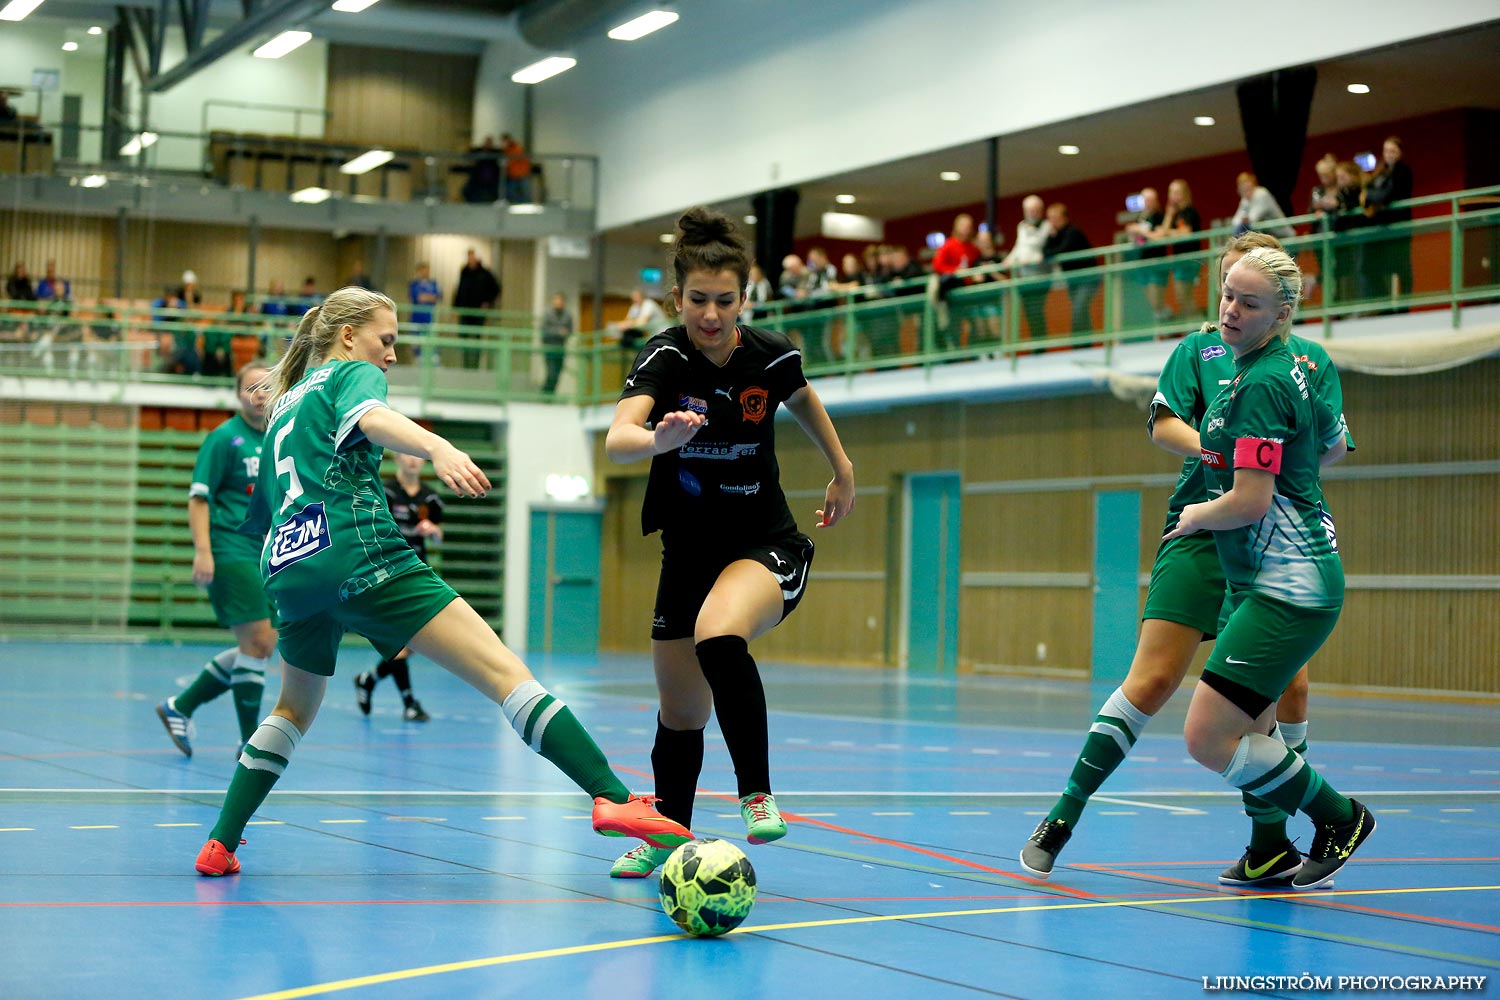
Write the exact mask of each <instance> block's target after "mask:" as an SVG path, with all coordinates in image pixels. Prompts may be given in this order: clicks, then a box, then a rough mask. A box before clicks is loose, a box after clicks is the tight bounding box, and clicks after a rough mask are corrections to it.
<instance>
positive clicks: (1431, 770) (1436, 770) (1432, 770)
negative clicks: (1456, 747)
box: [1411, 767, 1443, 774]
mask: <svg viewBox="0 0 1500 1000" xmlns="http://www.w3.org/2000/svg"><path fill="white" fill-rule="evenodd" d="M1411 773H1412V774H1442V773H1443V769H1442V768H1440V767H1414V768H1412V769H1411Z"/></svg>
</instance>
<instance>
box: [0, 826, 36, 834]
mask: <svg viewBox="0 0 1500 1000" xmlns="http://www.w3.org/2000/svg"><path fill="white" fill-rule="evenodd" d="M35 829H36V827H34V826H0V833H23V832H29V831H32V830H35Z"/></svg>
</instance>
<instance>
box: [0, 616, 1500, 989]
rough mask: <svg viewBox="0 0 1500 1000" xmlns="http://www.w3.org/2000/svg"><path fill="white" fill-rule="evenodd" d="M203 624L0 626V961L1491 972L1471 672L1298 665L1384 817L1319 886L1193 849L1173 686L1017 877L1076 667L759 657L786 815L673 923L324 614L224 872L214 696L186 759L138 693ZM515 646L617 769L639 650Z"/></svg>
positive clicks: (279, 975) (1493, 786)
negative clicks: (988, 672) (1414, 674)
mask: <svg viewBox="0 0 1500 1000" xmlns="http://www.w3.org/2000/svg"><path fill="white" fill-rule="evenodd" d="M216 648H219V647H210V646H167V645H131V644H104V643H57V642H30V641H13V642H5V643H0V656H3V657H4V662H5V667H6V670H5V676H6V678H7V684H6V690H5V693H4V697H3V698H0V943H3V944H0V947H3V954H4V961H3V962H0V997H5V998H8V1000H34V998H55V997H89V998H99V997H107V998H112V1000H125V998H133V997H151V998H160V997H167V998H182V1000H217V998H226V1000H227V998H250V997H255V998H269V997H278V998H292V997H309V996H324V995H338V996H340V997H351V998H352V997H358V998H370V1000H375V998H397V997H399V998H426V997H441V998H455V997H457V998H467V997H528V998H541V997H601V998H603V997H607V998H611V1000H629V998H637V997H639V998H646V997H692V996H699V997H711V998H715V1000H719V998H723V1000H729V998H738V997H745V998H755V1000H764V998H768V997H778V998H779V997H785V998H801V997H818V998H820V1000H832V998H840V997H861V998H870V997H922V998H927V997H968V996H980V995H989V996H1003V997H1038V998H1041V997H1063V996H1081V997H1112V996H1119V997H1176V996H1182V997H1188V996H1202V995H1203V994H1204V993H1205V992H1218V991H1216V990H1214V989H1213V987H1214V986H1216V985H1220V984H1223V985H1226V986H1228V987H1233V986H1235V985H1236V984H1238V985H1239V986H1240V987H1242V988H1239V989H1233V990H1232V991H1233V992H1235V993H1236V994H1237V995H1260V996H1300V995H1306V992H1307V991H1304V989H1302V988H1299V987H1298V986H1296V985H1294V984H1293V982H1291V981H1286V980H1279V979H1275V980H1273V979H1271V978H1269V977H1283V976H1284V977H1303V976H1307V977H1312V978H1310V979H1306V978H1304V979H1302V986H1303V987H1306V986H1310V985H1313V984H1314V983H1315V982H1317V981H1318V980H1324V981H1326V982H1327V983H1329V984H1331V985H1332V986H1333V989H1332V990H1319V991H1313V992H1321V993H1328V992H1335V993H1336V992H1340V991H1339V990H1338V988H1337V987H1338V982H1339V977H1354V978H1357V979H1358V980H1360V982H1361V984H1362V985H1363V986H1364V987H1365V988H1363V989H1360V990H1358V992H1360V993H1362V994H1365V995H1382V994H1384V993H1386V991H1384V990H1375V989H1371V988H1370V987H1371V986H1372V985H1374V984H1375V983H1377V982H1378V981H1379V977H1416V978H1414V979H1410V980H1407V979H1404V978H1402V979H1401V980H1400V982H1399V985H1401V986H1402V988H1401V989H1395V990H1391V991H1389V995H1398V994H1406V993H1416V992H1420V989H1418V988H1416V987H1419V985H1420V982H1421V977H1424V976H1425V977H1428V979H1429V980H1435V979H1438V978H1439V977H1442V978H1443V979H1444V980H1445V981H1446V980H1447V978H1448V977H1471V978H1470V980H1468V982H1469V983H1471V984H1473V983H1475V982H1477V980H1476V979H1475V978H1473V977H1485V978H1484V980H1483V983H1484V985H1483V987H1482V992H1483V993H1488V994H1490V995H1500V987H1497V986H1496V985H1495V984H1494V977H1495V975H1496V974H1497V973H1500V754H1497V751H1496V746H1497V744H1500V739H1497V733H1500V722H1497V714H1496V710H1495V706H1494V705H1493V704H1489V705H1477V704H1458V703H1436V702H1421V703H1410V702H1406V701H1401V700H1392V699H1368V700H1354V699H1350V698H1345V697H1335V696H1328V695H1321V696H1320V695H1319V694H1318V693H1317V692H1316V691H1315V693H1314V697H1313V705H1312V712H1311V715H1312V729H1311V733H1310V744H1311V752H1310V759H1311V760H1312V761H1313V762H1314V763H1315V764H1316V765H1317V766H1318V767H1319V768H1320V769H1321V770H1322V771H1323V773H1324V774H1325V775H1327V776H1328V777H1329V778H1330V779H1331V780H1332V781H1333V783H1334V784H1335V785H1336V786H1337V787H1339V788H1340V789H1341V790H1344V791H1348V792H1352V793H1354V794H1355V795H1356V796H1358V797H1360V798H1362V799H1363V800H1365V801H1367V802H1368V803H1369V805H1370V806H1371V807H1372V808H1373V809H1374V810H1375V813H1376V816H1377V819H1378V823H1379V826H1378V829H1377V831H1376V833H1375V834H1374V836H1373V837H1372V838H1371V839H1370V841H1369V842H1368V843H1367V844H1366V845H1365V847H1364V848H1363V849H1362V850H1361V852H1360V854H1359V855H1357V856H1356V859H1355V861H1354V862H1352V863H1351V864H1350V865H1349V866H1348V867H1347V868H1345V869H1344V871H1343V872H1341V873H1340V875H1339V877H1338V880H1337V884H1336V887H1335V888H1334V889H1332V890H1329V891H1322V892H1316V893H1307V894H1301V895H1297V896H1292V895H1291V894H1289V893H1288V892H1285V891H1270V892H1240V891H1223V890H1221V889H1220V887H1219V886H1218V884H1217V882H1216V875H1217V873H1218V872H1219V871H1220V869H1221V868H1223V867H1224V866H1225V865H1227V864H1229V863H1230V862H1232V861H1233V860H1234V859H1235V858H1236V857H1238V856H1239V854H1240V852H1241V850H1242V849H1243V846H1244V844H1245V842H1246V832H1247V823H1248V821H1247V820H1246V819H1245V818H1244V816H1243V814H1242V813H1241V811H1240V805H1239V799H1238V796H1237V795H1235V794H1229V793H1228V792H1227V791H1226V789H1225V787H1224V786H1223V785H1222V783H1221V782H1220V781H1219V779H1218V778H1217V777H1216V776H1214V775H1212V774H1209V773H1208V772H1206V771H1204V770H1203V769H1202V768H1200V767H1199V766H1197V765H1196V764H1193V763H1192V762H1190V761H1189V760H1188V759H1187V757H1186V753H1185V752H1184V748H1183V744H1182V737H1181V716H1182V712H1183V711H1184V709H1185V705H1186V701H1187V692H1186V691H1184V692H1182V693H1180V694H1179V695H1178V697H1177V698H1175V699H1174V700H1173V702H1172V704H1171V705H1170V706H1169V707H1168V708H1167V710H1166V711H1164V712H1163V713H1162V715H1161V716H1160V717H1159V718H1158V719H1157V720H1156V722H1155V724H1154V725H1153V727H1152V728H1151V729H1149V730H1147V732H1146V734H1145V735H1144V736H1143V737H1142V739H1141V741H1140V743H1139V744H1138V745H1137V746H1136V750H1135V753H1134V754H1133V755H1132V757H1131V758H1130V759H1129V760H1128V761H1127V763H1126V764H1125V766H1124V767H1123V768H1122V769H1121V770H1120V772H1119V773H1118V774H1117V775H1116V776H1115V778H1114V781H1113V782H1112V784H1110V785H1107V786H1106V787H1105V789H1104V790H1103V793H1102V794H1101V795H1100V796H1098V797H1096V798H1095V800H1094V802H1093V804H1092V805H1091V807H1090V809H1089V811H1088V813H1086V814H1085V817H1084V820H1083V823H1082V824H1081V825H1080V827H1079V830H1078V832H1077V834H1076V835H1075V836H1074V838H1073V842H1072V843H1071V844H1070V845H1069V846H1068V848H1067V850H1066V851H1065V852H1064V853H1063V855H1062V857H1061V863H1060V865H1059V868H1058V870H1057V871H1056V872H1055V873H1054V875H1053V878H1052V880H1051V881H1049V882H1039V881H1036V880H1033V879H1030V878H1027V877H1024V876H1023V874H1022V872H1021V870H1020V868H1019V866H1018V864H1017V862H1016V853H1017V850H1018V849H1019V847H1020V845H1021V843H1022V842H1023V841H1024V840H1025V839H1026V837H1027V835H1028V834H1029V833H1030V832H1031V829H1032V827H1033V826H1034V825H1035V824H1036V822H1037V819H1038V817H1039V816H1041V815H1042V814H1043V813H1044V812H1045V810H1046V809H1047V807H1048V805H1049V804H1050V802H1051V800H1052V797H1053V795H1054V794H1055V793H1056V791H1057V790H1058V789H1059V788H1060V787H1061V786H1062V784H1063V781H1064V780H1065V777H1066V775H1067V772H1068V770H1069V768H1070V766H1071V764H1072V761H1073V756H1074V754H1075V753H1076V751H1077V748H1078V746H1079V743H1080V741H1081V739H1082V733H1083V730H1084V728H1085V726H1086V724H1087V723H1088V721H1089V720H1090V719H1091V718H1092V712H1093V705H1092V704H1091V703H1090V702H1091V698H1090V695H1089V692H1088V689H1087V686H1086V685H1083V684H1075V683H1065V682H1042V681H1022V680H1005V679H992V678H975V679H963V680H961V681H959V682H957V683H953V682H916V681H912V682H909V683H903V682H902V681H901V680H900V678H899V677H898V676H897V675H895V674H894V673H891V672H877V671H869V670H854V669H810V668H801V667H788V666H781V665H777V664H766V665H764V666H763V672H764V674H765V677H766V681H767V692H768V698H769V700H770V704H771V706H772V715H771V748H772V749H771V762H772V773H773V776H774V778H775V781H776V785H777V789H776V790H777V793H778V800H779V801H780V803H781V805H782V807H783V809H784V811H785V812H786V814H787V815H788V818H789V819H790V820H791V832H790V834H789V836H788V837H787V839H786V840H785V841H782V842H781V843H778V844H775V845H769V846H762V847H748V848H747V853H748V854H749V856H750V857H751V859H752V861H753V862H754V864H755V867H756V870H757V873H758V876H759V881H760V887H761V891H760V898H759V901H758V903H757V904H756V907H755V909H754V911H753V912H752V913H751V915H750V918H749V919H748V920H747V921H746V922H745V924H744V925H743V926H742V927H741V929H740V930H739V931H737V932H735V933H732V934H730V935H729V936H727V937H725V938H723V939H718V940H695V939H691V938H687V937H685V936H683V935H681V934H679V933H677V932H676V928H675V927H674V926H673V925H672V924H671V923H670V922H669V921H668V920H667V918H666V917H665V916H664V915H663V914H662V912H661V910H660V909H659V907H658V905H657V901H656V884H655V879H654V878H653V879H644V880H635V881H616V880H611V879H610V878H608V877H607V875H606V872H607V870H608V868H609V864H610V862H611V860H612V859H613V858H614V857H615V856H616V854H618V853H619V851H620V850H621V849H622V845H624V844H626V843H627V842H624V841H620V840H614V839H605V838H601V837H597V836H595V835H593V834H592V832H591V831H590V829H589V824H588V805H589V803H588V801H587V800H586V799H585V797H584V796H583V795H582V794H581V793H577V792H575V791H573V790H572V789H571V787H570V785H569V784H568V783H567V781H566V779H564V778H563V777H562V776H561V775H560V774H558V773H557V772H555V771H554V770H553V769H552V767H551V766H550V765H549V764H547V763H546V762H545V761H543V760H541V759H540V758H538V757H536V756H534V755H533V754H532V753H531V752H530V751H529V750H527V749H526V748H525V747H524V746H523V745H522V744H521V742H520V740H519V739H518V738H517V737H516V736H515V734H514V733H513V732H512V731H511V730H510V729H509V727H508V726H506V725H505V724H504V722H503V720H502V719H501V717H500V713H499V710H498V708H497V707H496V706H493V705H491V704H490V703H488V702H486V701H484V700H483V699H481V698H480V697H479V696H478V695H477V694H475V693H474V692H472V691H471V690H469V689H468V688H466V687H464V686H463V685H462V684H461V683H459V682H458V681H456V680H454V679H453V678H451V677H449V676H448V675H446V674H445V673H443V672H442V671H441V670H439V669H438V668H437V667H435V666H433V665H432V664H430V663H427V662H424V661H421V660H418V661H415V664H416V665H415V667H414V670H413V674H414V682H415V687H416V693H417V695H418V697H419V698H421V700H422V702H423V704H424V705H425V706H426V708H427V710H428V711H429V712H430V713H431V714H432V721H430V722H428V723H426V724H416V723H406V722H403V721H401V718H400V715H399V712H398V711H397V710H398V709H399V704H400V703H399V699H398V698H397V695H396V692H395V690H394V688H393V687H392V686H391V685H390V682H389V681H385V682H382V684H381V687H380V688H378V689H377V691H376V695H375V712H374V714H373V715H372V716H371V717H369V718H365V717H363V716H361V715H360V714H359V712H358V711H357V709H356V708H355V703H354V696H353V687H352V684H351V683H350V680H349V678H350V677H352V676H353V674H354V672H355V671H356V670H358V669H364V668H365V667H367V666H368V664H369V663H370V662H371V661H372V660H373V654H371V653H369V652H368V651H365V650H359V649H353V648H346V650H345V653H344V662H343V664H342V665H341V667H340V673H339V675H338V677H336V678H335V679H334V681H333V683H332V684H331V687H330V693H329V696H328V700H327V702H326V704H325V706H324V709H323V713H322V715H321V716H320V717H319V719H318V722H317V724H316V725H315V726H314V727H313V729H312V732H311V733H309V734H308V737H307V739H306V740H305V741H304V742H303V743H302V745H301V748H300V749H299V750H298V752H297V755H296V757H295V758H294V759H293V761H292V765H291V767H290V768H289V769H288V771H287V774H286V776H285V777H284V778H283V779H282V780H281V782H280V784H279V785H278V787H277V789H276V791H275V792H273V794H272V795H271V797H270V799H268V800H267V802H266V804H265V806H264V807H263V809H262V811H261V812H260V814H259V815H258V816H257V817H256V821H255V824H256V825H252V826H251V827H249V829H248V830H247V832H246V837H247V839H248V841H249V843H248V844H246V845H245V846H244V847H242V848H241V849H240V853H239V856H240V858H241V860H242V862H243V864H244V871H243V873H241V874H240V875H237V876H231V877H227V878H222V879H205V878H200V877H199V876H198V875H196V874H195V873H194V872H193V859H194V857H195V855H196V853H197V850H198V847H199V846H200V845H201V844H202V842H203V841H204V839H205V838H206V836H207V833H208V830H209V828H210V827H211V826H212V824H213V821H214V819H215V817H216V815H217V810H218V803H219V801H220V798H221V796H222V793H223V789H224V788H225V786H226V785H227V783H228V780H229V776H230V774H231V771H232V768H233V754H234V748H235V746H236V742H237V741H236V740H235V736H236V733H237V730H236V728H235V725H234V721H233V709H232V706H231V705H230V703H229V700H228V698H227V697H225V698H221V699H219V700H218V701H216V702H213V703H210V704H208V705H206V706H204V707H203V708H201V709H200V710H199V711H198V713H197V716H196V720H197V725H198V743H197V747H196V753H195V754H194V756H193V757H192V759H191V760H189V759H186V758H184V757H182V756H181V755H180V754H179V753H178V752H177V750H176V749H174V748H173V747H172V746H171V744H170V743H169V742H168V741H167V739H166V736H165V734H164V732H163V730H162V727H161V725H160V723H159V722H158V721H157V718H156V715H155V714H154V712H153V711H152V706H153V703H154V702H156V701H158V700H160V699H161V698H162V697H164V696H165V695H167V694H170V693H173V692H174V691H175V690H176V689H177V688H178V686H179V685H180V684H182V683H184V682H186V681H187V680H188V679H190V678H191V677H192V676H193V675H194V674H195V673H196V672H197V669H198V667H199V666H200V664H201V663H202V662H203V660H204V659H205V657H206V656H207V655H208V654H210V653H212V652H214V651H215V649H216ZM536 668H537V673H538V675H539V677H540V678H541V679H542V680H543V681H544V682H545V683H547V684H548V685H549V686H550V687H551V688H552V689H553V690H554V691H555V692H556V693H558V694H559V695H561V696H563V697H564V698H566V699H567V700H568V701H569V703H570V704H571V705H572V706H573V708H574V709H575V711H576V712H577V714H578V715H579V717H580V718H581V719H582V720H583V721H584V723H585V725H587V726H589V727H590V728H591V729H592V730H593V732H594V734H595V735H596V737H597V738H598V740H599V742H600V744H601V745H602V746H603V747H604V749H605V751H606V753H607V754H608V755H609V756H610V758H611V760H613V761H614V762H615V764H616V766H617V768H618V769H619V770H620V771H621V773H622V774H623V775H624V776H625V777H626V779H627V783H631V784H633V786H634V787H635V788H636V789H637V790H639V791H649V790H650V789H651V780H650V776H649V769H650V747H651V735H652V733H653V732H654V728H653V727H654V703H653V697H654V694H653V689H652V688H651V686H650V680H649V676H650V673H649V666H648V664H647V663H646V661H645V660H644V658H639V657H624V656H612V657H605V658H603V659H602V660H601V661H594V660H592V659H590V660H582V659H554V660H551V661H544V662H541V663H539V664H537V665H536ZM275 689H276V682H275V681H274V680H272V681H271V682H270V683H268V690H267V701H266V705H267V707H269V706H270V705H271V704H272V700H273V697H274V692H275ZM708 751H709V752H708V762H707V767H706V769H705V772H704V775H703V781H702V788H703V789H704V792H703V793H702V794H700V796H699V800H698V813H697V822H696V824H695V829H696V831H697V832H698V833H699V834H700V835H706V836H719V837H725V838H732V839H735V840H738V841H740V842H741V843H743V836H744V828H743V825H742V824H741V822H740V820H739V818H738V812H737V810H736V809H735V808H734V802H733V792H732V790H733V787H734V782H733V775H732V771H731V769H730V766H729V761H728V758H727V756H726V754H725V753H724V749H723V744H722V742H721V741H720V740H719V739H718V738H717V734H716V732H715V731H714V730H713V729H712V728H710V730H709V747H708ZM1293 822H1294V826H1295V829H1296V832H1298V833H1300V835H1301V838H1302V839H1301V843H1302V845H1303V846H1304V847H1305V846H1306V845H1307V843H1308V841H1309V839H1310V836H1309V827H1308V824H1307V821H1306V819H1305V818H1303V817H1299V818H1297V819H1296V820H1294V821H1293ZM1219 977H1259V978H1254V979H1252V978H1243V979H1239V980H1235V979H1226V980H1222V981H1221V980H1220V979H1219ZM1205 979H1206V980H1207V981H1208V986H1209V988H1208V989H1207V990H1205V982H1204V981H1205ZM1387 982H1388V983H1390V982H1391V981H1390V980H1387ZM1229 991H1230V990H1225V991H1224V992H1229ZM1351 991H1352V990H1351ZM1469 992H1472V990H1470V991H1469Z"/></svg>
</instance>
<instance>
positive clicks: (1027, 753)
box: [1021, 750, 1052, 757]
mask: <svg viewBox="0 0 1500 1000" xmlns="http://www.w3.org/2000/svg"><path fill="white" fill-rule="evenodd" d="M1021 756H1022V757H1051V756H1052V755H1051V754H1050V753H1048V752H1047V751H1046V750H1022V751H1021Z"/></svg>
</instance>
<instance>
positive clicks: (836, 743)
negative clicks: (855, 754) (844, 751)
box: [828, 740, 854, 747]
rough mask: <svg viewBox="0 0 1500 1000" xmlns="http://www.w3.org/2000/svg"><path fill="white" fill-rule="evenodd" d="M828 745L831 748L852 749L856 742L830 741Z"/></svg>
mask: <svg viewBox="0 0 1500 1000" xmlns="http://www.w3.org/2000/svg"><path fill="white" fill-rule="evenodd" d="M828 745H829V746H831V747H852V746H853V745H854V741H853V740H829V741H828Z"/></svg>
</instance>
